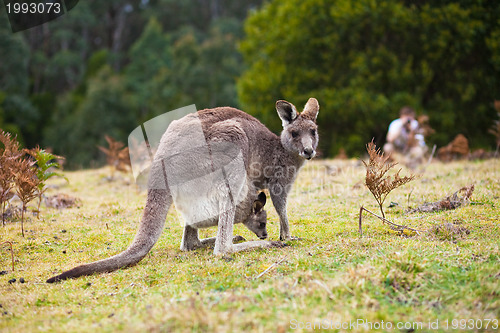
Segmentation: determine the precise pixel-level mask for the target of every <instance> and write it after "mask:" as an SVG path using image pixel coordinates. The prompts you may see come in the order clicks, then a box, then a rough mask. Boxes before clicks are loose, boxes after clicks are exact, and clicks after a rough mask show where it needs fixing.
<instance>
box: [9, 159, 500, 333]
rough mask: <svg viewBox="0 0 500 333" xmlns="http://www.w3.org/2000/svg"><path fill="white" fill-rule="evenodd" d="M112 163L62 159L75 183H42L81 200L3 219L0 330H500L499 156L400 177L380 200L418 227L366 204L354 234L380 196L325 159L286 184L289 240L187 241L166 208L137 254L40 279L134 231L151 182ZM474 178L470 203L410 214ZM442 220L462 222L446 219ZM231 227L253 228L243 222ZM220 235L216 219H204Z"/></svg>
mask: <svg viewBox="0 0 500 333" xmlns="http://www.w3.org/2000/svg"><path fill="white" fill-rule="evenodd" d="M109 172H110V170H109V169H107V168H103V169H99V170H88V171H78V172H66V173H65V174H66V176H67V177H68V178H69V181H70V183H69V184H68V185H66V184H65V182H64V181H63V180H52V181H51V184H52V185H54V186H53V187H52V188H51V189H50V190H49V191H48V192H47V194H48V195H53V194H56V193H66V194H68V195H71V196H75V197H78V198H80V199H81V205H80V207H79V208H77V207H74V208H69V209H63V210H56V209H52V208H45V207H43V208H42V213H41V219H40V220H37V219H36V217H34V216H32V215H31V214H30V216H29V217H28V221H27V222H25V229H26V230H27V232H26V237H25V238H23V237H22V236H21V225H20V223H19V222H17V221H16V222H9V223H7V225H6V226H4V227H0V242H3V241H11V242H12V243H13V245H14V255H15V261H16V266H15V271H12V268H11V263H10V251H8V246H6V245H2V246H1V247H0V271H4V270H5V271H8V273H7V274H5V275H1V276H0V311H1V313H0V331H1V332H92V331H95V332H116V331H125V332H144V331H150V332H179V331H180V332H238V331H249V332H287V331H299V332H301V331H304V332H307V331H311V330H312V329H313V328H315V329H316V330H319V329H324V330H326V331H352V332H364V331H369V330H370V329H369V328H370V325H371V327H372V328H373V329H376V328H379V331H397V332H411V331H413V330H417V331H459V330H461V329H460V328H461V327H462V328H465V330H467V331H481V330H484V328H485V326H486V325H488V329H487V331H492V332H493V331H498V328H497V329H494V328H495V327H499V325H500V323H499V322H498V320H500V251H499V245H500V221H499V217H498V216H499V213H498V211H499V207H500V160H487V161H481V162H455V163H450V164H441V163H432V164H430V165H429V167H428V168H427V170H426V171H425V172H424V173H423V175H422V176H421V177H420V178H418V179H417V180H415V181H413V182H411V183H409V184H407V185H405V186H404V187H401V188H399V189H396V190H394V191H393V192H392V193H391V194H390V195H389V197H388V199H387V203H386V204H385V207H387V206H388V204H389V203H390V202H391V201H392V202H395V203H398V205H396V206H394V207H392V208H386V209H385V210H386V213H387V217H388V218H389V219H391V220H393V221H394V222H396V223H399V224H407V225H409V226H411V227H414V228H417V229H421V230H429V231H428V232H423V233H421V234H420V235H414V236H410V237H408V236H403V235H399V234H397V233H395V232H393V231H391V230H390V229H389V228H388V227H387V226H386V225H383V224H382V223H381V221H380V220H378V219H376V218H374V217H372V216H369V215H365V217H364V220H363V237H360V236H359V233H358V214H359V208H360V206H361V205H364V206H365V207H366V208H368V209H371V210H373V211H374V212H376V211H377V209H378V208H377V205H376V202H375V200H374V199H373V198H372V196H371V193H370V192H369V191H368V190H367V188H366V187H365V186H364V185H363V181H364V172H365V171H364V167H363V165H362V164H361V163H360V162H359V161H357V160H349V161H340V160H317V161H314V162H311V163H309V164H307V166H306V167H304V168H303V169H302V170H301V173H300V175H299V178H298V180H297V182H296V185H295V188H294V191H293V193H292V195H291V198H290V201H289V205H288V210H289V212H288V215H289V219H290V226H291V230H292V235H294V236H299V237H301V238H302V239H301V240H297V241H291V242H289V243H288V245H289V246H287V247H284V248H276V249H269V250H255V251H251V252H242V253H237V254H233V255H231V256H228V257H225V258H218V257H214V256H213V255H212V253H211V250H208V249H206V250H197V251H193V252H181V251H180V250H179V246H180V238H181V235H182V223H181V221H180V217H179V215H178V214H177V213H176V211H175V209H173V208H172V209H171V210H170V213H169V215H168V218H167V223H166V228H165V231H164V233H163V235H162V237H161V238H160V240H159V241H158V243H157V244H156V245H155V247H154V248H153V250H152V251H151V253H150V254H149V255H148V256H147V257H146V258H145V259H144V260H142V261H141V262H140V263H139V264H138V265H136V266H134V267H131V268H128V269H123V270H120V271H117V272H114V273H110V274H102V275H95V276H91V277H82V278H79V279H75V280H69V281H65V282H62V283H58V284H46V283H45V280H46V279H47V278H49V277H51V276H53V275H54V274H56V273H60V272H61V271H63V270H66V269H69V268H72V267H74V266H75V265H78V264H81V263H86V262H90V261H94V260H97V259H102V258H106V257H109V256H111V255H113V254H115V253H117V252H119V251H121V250H123V249H125V248H126V247H127V246H128V244H129V243H130V242H131V240H132V238H133V237H134V235H135V232H136V228H137V225H138V222H139V220H140V216H141V214H142V209H143V205H144V203H145V200H146V199H145V194H144V193H143V192H138V190H137V189H136V187H135V185H134V184H133V182H132V180H131V178H130V176H126V175H118V176H117V179H116V180H115V181H112V182H110V181H108V180H107V179H106V177H107V176H108V175H109ZM406 173H407V171H406V170H403V171H402V174H406ZM470 184H474V185H475V192H474V194H473V196H472V202H471V203H470V204H469V205H466V206H463V207H460V208H458V209H455V210H448V211H442V212H437V213H417V214H405V210H406V209H407V208H408V207H409V206H410V207H416V206H419V205H420V204H422V203H424V202H426V201H428V202H430V201H436V200H439V199H441V198H443V197H445V196H447V195H449V194H451V193H453V192H455V191H456V190H458V189H459V188H461V187H463V186H466V185H470ZM267 209H268V216H269V224H268V232H269V235H270V239H272V240H277V239H278V238H279V221H278V217H277V215H276V212H275V211H274V208H272V205H270V204H268V205H267ZM447 223H451V224H453V225H455V226H457V228H456V230H459V228H461V229H460V230H462V231H463V232H453V231H449V230H448V229H446V228H441V229H440V228H439V226H443V225H445V224H447ZM235 233H236V234H239V235H242V236H244V237H245V238H246V239H249V240H250V239H255V236H252V235H251V234H250V232H249V231H247V230H245V229H244V227H242V226H241V225H238V226H237V227H236V228H235ZM213 235H215V228H213V229H208V230H206V231H202V232H201V236H202V237H207V236H213ZM277 262H279V263H278V264H276V263H277ZM268 268H270V269H269V270H268V271H267V272H266V273H265V274H263V275H261V276H259V275H260V274H261V273H262V272H263V271H265V270H266V269H268ZM13 278H16V279H17V281H16V282H15V283H9V282H8V281H9V280H11V279H13ZM20 278H23V279H24V280H25V282H24V283H20V282H19V279H20ZM454 320H455V321H454ZM456 320H459V321H456ZM460 320H467V322H464V321H462V322H460ZM471 320H473V321H471ZM489 320H491V321H489ZM495 320H496V321H495ZM363 323H365V324H366V325H361V324H363ZM480 324H481V325H482V329H479V328H478V327H479V325H480ZM461 325H462V326H461ZM495 325H496V326H495Z"/></svg>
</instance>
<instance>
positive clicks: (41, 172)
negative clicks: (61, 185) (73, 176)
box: [27, 147, 69, 218]
mask: <svg viewBox="0 0 500 333" xmlns="http://www.w3.org/2000/svg"><path fill="white" fill-rule="evenodd" d="M27 153H28V154H29V155H31V156H32V157H33V158H34V159H35V162H36V166H37V170H36V177H37V178H38V180H39V183H38V185H37V187H38V191H37V196H38V211H37V217H38V218H40V205H41V203H42V196H43V194H44V193H45V191H46V190H47V180H48V179H50V178H52V177H55V176H57V177H62V178H64V179H66V181H67V182H69V180H68V178H67V177H66V176H64V175H63V174H62V173H60V172H55V171H52V170H51V168H52V169H54V168H57V169H58V168H60V165H59V163H58V162H57V161H55V160H56V159H62V157H61V156H57V155H54V154H52V153H49V152H48V151H45V149H41V148H40V147H36V148H34V149H30V150H28V151H27Z"/></svg>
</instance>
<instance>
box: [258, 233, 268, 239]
mask: <svg viewBox="0 0 500 333" xmlns="http://www.w3.org/2000/svg"><path fill="white" fill-rule="evenodd" d="M259 238H260V239H266V238H267V234H263V235H262V236H260V237H259Z"/></svg>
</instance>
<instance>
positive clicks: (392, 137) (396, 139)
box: [387, 118, 425, 149]
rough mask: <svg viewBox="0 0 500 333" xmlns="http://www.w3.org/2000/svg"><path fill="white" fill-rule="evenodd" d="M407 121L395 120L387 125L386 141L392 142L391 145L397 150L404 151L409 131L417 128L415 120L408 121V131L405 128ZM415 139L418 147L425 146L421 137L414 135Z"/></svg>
mask: <svg viewBox="0 0 500 333" xmlns="http://www.w3.org/2000/svg"><path fill="white" fill-rule="evenodd" d="M407 121H408V118H407V119H401V118H398V119H395V120H393V121H392V122H391V124H390V125H389V131H388V132H387V141H389V142H392V144H393V145H394V146H395V147H396V148H397V149H404V148H405V147H406V144H407V142H408V137H409V136H410V131H411V130H416V129H417V128H418V121H416V120H415V119H410V126H409V129H408V128H407V127H406V126H405V123H406V122H407ZM415 139H416V140H417V141H418V142H419V144H420V145H422V146H425V142H424V137H423V135H419V134H417V135H415Z"/></svg>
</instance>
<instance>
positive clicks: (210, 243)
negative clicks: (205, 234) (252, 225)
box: [200, 235, 246, 247]
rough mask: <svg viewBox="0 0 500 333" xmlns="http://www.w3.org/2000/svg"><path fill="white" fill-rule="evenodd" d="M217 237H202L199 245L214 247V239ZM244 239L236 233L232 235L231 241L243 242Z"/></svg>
mask: <svg viewBox="0 0 500 333" xmlns="http://www.w3.org/2000/svg"><path fill="white" fill-rule="evenodd" d="M216 239H217V237H209V238H204V239H202V240H200V241H201V244H200V247H214V246H215V240H216ZM245 240H246V239H245V238H244V237H242V236H239V235H236V236H234V237H233V243H239V242H244V241H245Z"/></svg>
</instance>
